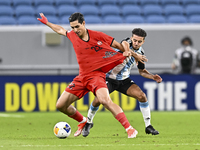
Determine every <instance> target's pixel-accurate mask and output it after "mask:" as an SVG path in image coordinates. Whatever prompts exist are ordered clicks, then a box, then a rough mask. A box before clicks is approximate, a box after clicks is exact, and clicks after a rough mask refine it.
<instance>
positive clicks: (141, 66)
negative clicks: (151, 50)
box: [137, 47, 145, 69]
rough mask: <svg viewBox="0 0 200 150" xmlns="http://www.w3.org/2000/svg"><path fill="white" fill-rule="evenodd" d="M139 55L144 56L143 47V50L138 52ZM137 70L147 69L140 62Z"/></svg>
mask: <svg viewBox="0 0 200 150" xmlns="http://www.w3.org/2000/svg"><path fill="white" fill-rule="evenodd" d="M137 53H138V54H140V55H144V49H143V48H142V47H141V50H140V51H138V52H137ZM137 68H138V69H145V64H143V63H141V62H138V65H137Z"/></svg>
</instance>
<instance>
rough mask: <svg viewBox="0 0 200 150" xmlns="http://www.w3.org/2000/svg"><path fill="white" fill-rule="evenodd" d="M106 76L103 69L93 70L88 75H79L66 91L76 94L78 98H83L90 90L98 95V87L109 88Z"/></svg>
mask: <svg viewBox="0 0 200 150" xmlns="http://www.w3.org/2000/svg"><path fill="white" fill-rule="evenodd" d="M105 77H106V75H105V73H103V72H101V71H93V72H91V73H89V74H86V75H78V76H76V77H75V78H74V79H73V81H72V82H71V83H70V84H69V86H68V87H67V88H66V89H65V91H66V92H69V93H71V94H74V95H76V96H77V97H78V98H82V97H83V96H84V95H85V94H87V93H88V92H89V91H91V92H93V94H94V95H96V91H97V90H98V89H100V88H107V85H106V78H105Z"/></svg>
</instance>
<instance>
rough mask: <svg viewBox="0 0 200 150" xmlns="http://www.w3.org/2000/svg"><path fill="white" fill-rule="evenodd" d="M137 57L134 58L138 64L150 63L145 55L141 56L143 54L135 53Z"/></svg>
mask: <svg viewBox="0 0 200 150" xmlns="http://www.w3.org/2000/svg"><path fill="white" fill-rule="evenodd" d="M135 54H136V55H135V56H134V58H135V60H136V62H138V61H139V62H141V63H143V64H144V62H147V61H148V59H147V58H146V56H144V55H141V54H137V53H135Z"/></svg>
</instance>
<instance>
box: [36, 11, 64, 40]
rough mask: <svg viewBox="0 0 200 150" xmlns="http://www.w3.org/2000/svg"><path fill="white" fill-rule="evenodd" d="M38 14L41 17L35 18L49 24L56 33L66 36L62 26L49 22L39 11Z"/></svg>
mask: <svg viewBox="0 0 200 150" xmlns="http://www.w3.org/2000/svg"><path fill="white" fill-rule="evenodd" d="M40 16H41V18H37V19H38V20H39V21H40V22H42V23H43V24H46V25H47V26H49V27H50V28H51V29H52V30H53V31H55V32H56V33H58V34H61V35H64V36H66V32H67V30H66V29H64V28H63V27H61V26H59V25H57V24H53V23H51V22H49V21H48V19H47V18H46V17H45V16H44V14H43V13H40Z"/></svg>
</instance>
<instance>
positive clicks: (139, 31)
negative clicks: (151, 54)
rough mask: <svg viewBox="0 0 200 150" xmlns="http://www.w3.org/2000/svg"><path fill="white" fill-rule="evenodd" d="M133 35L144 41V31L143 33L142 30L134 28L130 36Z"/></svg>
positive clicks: (145, 34)
mask: <svg viewBox="0 0 200 150" xmlns="http://www.w3.org/2000/svg"><path fill="white" fill-rule="evenodd" d="M133 34H135V35H137V36H141V37H144V39H145V37H146V36H147V33H146V31H144V30H143V29H141V28H135V29H133V30H132V35H133Z"/></svg>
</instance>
